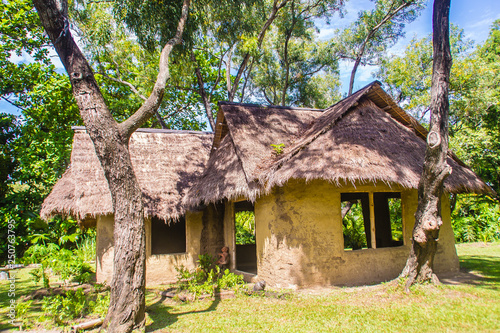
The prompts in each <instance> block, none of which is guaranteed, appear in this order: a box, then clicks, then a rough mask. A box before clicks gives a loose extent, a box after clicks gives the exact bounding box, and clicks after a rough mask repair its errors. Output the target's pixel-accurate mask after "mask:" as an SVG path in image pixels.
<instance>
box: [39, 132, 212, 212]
mask: <svg viewBox="0 0 500 333" xmlns="http://www.w3.org/2000/svg"><path fill="white" fill-rule="evenodd" d="M74 130H75V135H74V139H73V151H72V153H71V164H70V167H69V168H68V170H67V171H66V172H65V173H64V175H63V176H62V178H61V179H60V180H59V181H58V182H57V183H56V185H55V186H54V188H53V190H52V192H51V193H50V195H49V196H48V197H47V198H46V199H45V201H44V202H43V205H42V210H41V212H40V216H41V217H42V218H44V219H47V218H49V217H50V216H53V215H58V214H60V215H70V216H74V217H76V218H78V219H80V220H83V219H86V218H94V217H96V216H98V215H106V214H111V213H113V206H112V201H111V194H110V192H109V188H108V184H107V181H106V179H105V177H104V172H103V170H102V167H101V165H100V163H99V160H98V159H97V155H96V154H95V150H94V145H93V143H92V141H91V140H90V137H89V136H88V134H87V133H86V131H85V128H83V127H75V128H74ZM212 141H213V135H212V134H211V133H205V132H193V131H173V130H155V129H138V130H137V131H136V132H135V133H134V134H133V135H132V137H131V139H130V144H129V147H130V156H131V159H132V165H133V167H134V171H135V173H136V176H137V179H138V181H139V184H140V186H141V189H142V192H143V199H144V205H145V214H146V216H148V217H153V216H156V217H158V218H161V219H165V220H175V219H177V218H179V217H180V216H182V215H183V214H184V213H185V208H184V206H183V205H182V203H181V201H182V197H183V196H184V195H185V193H186V191H187V189H188V188H189V187H190V186H191V185H192V184H193V182H194V181H195V179H196V178H197V177H199V176H200V175H201V174H202V172H203V170H204V169H205V167H206V163H207V160H208V156H209V152H210V147H211V144H212Z"/></svg>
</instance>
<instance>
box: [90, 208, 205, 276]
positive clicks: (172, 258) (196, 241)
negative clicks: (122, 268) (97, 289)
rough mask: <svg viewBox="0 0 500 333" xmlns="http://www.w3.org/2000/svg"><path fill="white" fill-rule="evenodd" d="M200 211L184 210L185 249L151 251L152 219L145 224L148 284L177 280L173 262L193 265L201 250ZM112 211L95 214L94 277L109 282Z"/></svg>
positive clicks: (111, 258)
mask: <svg viewBox="0 0 500 333" xmlns="http://www.w3.org/2000/svg"><path fill="white" fill-rule="evenodd" d="M202 217H203V212H195V213H193V212H188V213H187V214H186V253H176V254H161V255H151V220H149V219H147V220H146V223H145V227H146V284H147V285H148V286H151V285H158V284H163V283H171V282H175V281H176V280H177V278H176V276H177V272H176V270H175V267H176V266H180V265H183V266H184V267H186V268H188V269H193V268H194V267H195V265H196V260H198V255H199V254H200V246H201V245H200V240H201V233H202V227H203V225H202ZM113 231H114V220H113V216H112V215H108V216H100V217H98V218H97V240H96V247H97V248H96V253H97V260H96V278H97V282H98V283H103V282H105V281H106V282H107V283H108V284H109V283H110V282H111V278H112V274H113V254H114V251H113Z"/></svg>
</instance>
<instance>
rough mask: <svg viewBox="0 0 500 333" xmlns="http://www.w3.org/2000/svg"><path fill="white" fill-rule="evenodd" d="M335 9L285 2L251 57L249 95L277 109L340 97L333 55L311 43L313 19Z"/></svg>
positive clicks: (320, 43)
mask: <svg viewBox="0 0 500 333" xmlns="http://www.w3.org/2000/svg"><path fill="white" fill-rule="evenodd" d="M339 7H340V2H338V1H337V2H336V1H320V0H316V1H298V0H292V1H289V3H288V4H287V6H285V7H284V8H283V10H282V13H281V15H279V16H278V17H277V18H276V20H275V22H274V25H273V27H271V28H269V29H270V31H269V33H268V37H267V38H266V40H265V41H264V43H263V44H262V47H261V48H259V49H258V51H259V52H258V53H256V54H255V57H254V61H253V62H252V66H253V67H252V68H251V73H249V77H248V78H249V79H250V81H249V85H250V89H251V94H250V96H252V97H254V98H257V99H259V100H262V101H263V102H265V103H268V104H273V105H282V106H303V107H315V108H326V107H328V106H330V105H332V104H333V102H334V101H336V100H337V99H338V98H339V97H340V95H339V92H338V88H339V86H340V82H339V77H338V75H339V73H338V56H337V55H336V54H335V52H334V49H333V48H331V47H330V45H328V43H327V42H325V41H319V40H318V39H317V37H316V29H315V25H314V20H315V19H318V18H321V17H329V16H330V15H333V13H335V12H336V11H338V10H339Z"/></svg>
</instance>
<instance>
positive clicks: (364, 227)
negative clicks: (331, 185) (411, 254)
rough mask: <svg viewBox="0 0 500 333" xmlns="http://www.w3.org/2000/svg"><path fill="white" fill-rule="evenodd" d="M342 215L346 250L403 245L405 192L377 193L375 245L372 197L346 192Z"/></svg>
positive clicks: (343, 198) (374, 216) (375, 199)
mask: <svg viewBox="0 0 500 333" xmlns="http://www.w3.org/2000/svg"><path fill="white" fill-rule="evenodd" d="M341 212H342V228H343V233H344V249H345V250H359V249H366V248H383V247H395V246H401V245H403V218H402V210H401V193H398V192H375V193H373V223H374V225H373V227H374V232H375V237H374V238H373V240H374V242H375V244H373V245H372V225H371V221H370V220H371V218H372V216H371V214H370V194H369V193H342V194H341Z"/></svg>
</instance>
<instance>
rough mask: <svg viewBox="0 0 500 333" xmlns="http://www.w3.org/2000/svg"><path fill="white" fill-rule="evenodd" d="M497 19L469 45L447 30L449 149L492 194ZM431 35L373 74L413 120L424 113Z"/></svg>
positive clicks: (499, 58) (497, 175) (499, 93)
mask: <svg viewBox="0 0 500 333" xmlns="http://www.w3.org/2000/svg"><path fill="white" fill-rule="evenodd" d="M499 36H500V21H496V22H495V23H494V24H493V26H492V29H491V31H490V36H489V38H488V39H487V40H486V42H485V43H484V44H483V45H482V46H479V47H478V48H477V49H476V50H475V51H474V50H473V48H472V47H473V43H472V41H470V40H468V39H466V38H465V36H464V32H463V31H462V30H460V29H459V28H457V27H453V26H452V28H451V31H450V43H451V52H452V57H453V67H452V70H451V74H450V93H449V95H450V147H451V149H452V150H453V151H454V152H455V153H456V154H457V156H458V157H459V158H460V159H462V160H463V161H464V162H465V163H466V164H468V165H470V166H471V167H472V169H473V170H474V171H475V172H476V173H477V174H478V175H479V176H480V177H481V178H483V179H484V180H485V181H486V182H487V183H488V184H489V185H490V186H492V187H493V189H494V190H496V191H497V192H498V191H499V190H500V182H499V179H500V167H499V165H500V163H499V162H500V153H499V152H500V146H499V142H500V140H499V139H500V134H499V133H500V126H499V125H498V124H499V123H500V121H499V119H500V115H499V114H500V107H499V106H500V89H499V87H500V68H499V67H498V66H499V65H498V64H499V63H500V55H499V53H498V50H499V46H498V45H500V37H499ZM431 75H432V36H428V37H426V38H423V39H420V40H416V39H413V40H412V42H411V43H410V45H409V46H408V47H407V49H406V51H405V53H404V54H403V55H401V56H394V55H393V56H390V57H385V58H384V59H383V61H382V65H381V67H380V71H379V73H378V76H379V77H380V78H381V79H382V80H383V81H384V82H385V83H386V84H387V85H388V91H389V93H390V94H391V95H392V96H393V97H394V98H395V100H396V101H397V102H399V103H400V104H404V105H405V108H406V109H407V110H408V111H410V112H411V113H412V114H413V115H414V116H415V117H416V118H417V119H420V120H424V121H425V119H426V118H425V115H426V114H427V112H428V110H429V104H430V94H429V91H430V86H431Z"/></svg>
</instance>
